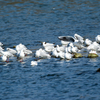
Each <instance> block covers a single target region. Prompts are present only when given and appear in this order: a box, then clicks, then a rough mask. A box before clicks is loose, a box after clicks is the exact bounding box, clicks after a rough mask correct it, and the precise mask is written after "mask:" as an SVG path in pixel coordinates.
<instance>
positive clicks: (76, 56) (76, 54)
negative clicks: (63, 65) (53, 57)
mask: <svg viewBox="0 0 100 100" xmlns="http://www.w3.org/2000/svg"><path fill="white" fill-rule="evenodd" d="M81 57H83V56H82V54H81V53H75V54H74V56H73V58H81Z"/></svg>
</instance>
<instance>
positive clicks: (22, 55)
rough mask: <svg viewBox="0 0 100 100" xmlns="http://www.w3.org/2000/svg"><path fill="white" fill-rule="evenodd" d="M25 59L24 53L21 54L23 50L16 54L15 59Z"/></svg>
mask: <svg viewBox="0 0 100 100" xmlns="http://www.w3.org/2000/svg"><path fill="white" fill-rule="evenodd" d="M24 57H25V53H24V52H23V49H22V50H21V51H19V52H18V53H17V58H18V59H20V60H21V61H23V58H24Z"/></svg>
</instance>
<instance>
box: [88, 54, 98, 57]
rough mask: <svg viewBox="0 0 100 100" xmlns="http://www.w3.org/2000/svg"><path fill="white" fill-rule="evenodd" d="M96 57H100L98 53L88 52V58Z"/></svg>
mask: <svg viewBox="0 0 100 100" xmlns="http://www.w3.org/2000/svg"><path fill="white" fill-rule="evenodd" d="M96 57H98V55H97V54H95V53H89V54H88V58H96Z"/></svg>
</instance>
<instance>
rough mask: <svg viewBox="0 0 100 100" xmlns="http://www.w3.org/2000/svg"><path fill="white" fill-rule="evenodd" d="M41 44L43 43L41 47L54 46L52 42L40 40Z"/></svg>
mask: <svg viewBox="0 0 100 100" xmlns="http://www.w3.org/2000/svg"><path fill="white" fill-rule="evenodd" d="M42 44H43V47H46V46H54V44H53V43H46V42H42Z"/></svg>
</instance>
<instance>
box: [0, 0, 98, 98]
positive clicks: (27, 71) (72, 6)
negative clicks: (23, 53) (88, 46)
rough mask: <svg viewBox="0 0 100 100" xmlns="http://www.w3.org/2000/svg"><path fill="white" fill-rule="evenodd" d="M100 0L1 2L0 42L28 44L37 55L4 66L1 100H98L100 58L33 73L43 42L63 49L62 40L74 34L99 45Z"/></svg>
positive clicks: (50, 62) (51, 62) (48, 63)
mask: <svg viewBox="0 0 100 100" xmlns="http://www.w3.org/2000/svg"><path fill="white" fill-rule="evenodd" d="M99 16H100V0H81V1H80V0H76V1H73V0H46V1H45V0H42V1H41V0H18V1H16V0H1V1H0V23H1V24H0V35H1V36H0V42H2V43H3V44H4V48H5V49H6V48H7V47H13V46H15V45H18V44H19V43H23V44H24V45H25V46H26V47H27V48H28V49H30V50H32V51H33V54H32V55H30V56H28V57H26V58H25V59H24V61H23V62H22V63H20V62H18V61H17V59H16V57H13V58H11V59H10V62H9V63H4V62H1V61H0V99H1V100H22V99H24V100H51V99H52V100H99V97H100V96H99V95H100V77H99V75H100V73H96V70H97V69H98V68H99V67H100V62H99V60H100V57H98V58H94V59H90V58H85V57H83V58H78V59H72V60H70V61H66V60H60V59H59V58H51V59H41V60H40V61H38V65H37V66H34V67H32V66H31V65H30V63H31V61H32V60H35V58H34V53H35V51H36V50H37V49H39V48H40V47H42V45H41V42H43V41H46V42H51V43H55V44H61V43H60V40H58V38H57V37H58V36H60V35H64V36H67V35H70V36H73V35H74V34H75V33H77V34H79V35H81V36H83V37H85V38H89V39H91V40H95V37H96V36H97V35H98V34H100V17H99Z"/></svg>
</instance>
